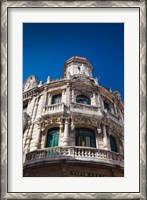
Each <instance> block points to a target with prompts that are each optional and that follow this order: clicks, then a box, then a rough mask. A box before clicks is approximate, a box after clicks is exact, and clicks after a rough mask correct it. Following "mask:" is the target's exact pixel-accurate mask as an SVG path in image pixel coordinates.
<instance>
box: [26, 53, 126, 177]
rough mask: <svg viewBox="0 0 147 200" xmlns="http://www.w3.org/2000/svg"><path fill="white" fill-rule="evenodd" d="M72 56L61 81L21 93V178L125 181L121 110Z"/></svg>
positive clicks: (29, 83) (33, 81)
mask: <svg viewBox="0 0 147 200" xmlns="http://www.w3.org/2000/svg"><path fill="white" fill-rule="evenodd" d="M93 70H94V69H93V66H92V64H91V63H90V62H89V61H88V60H87V59H86V58H82V57H78V56H74V57H72V58H70V59H69V60H67V61H66V63H65V66H64V73H63V78H61V79H57V80H52V79H51V77H48V78H47V82H46V83H43V82H42V81H40V82H38V80H37V78H36V77H35V76H30V77H29V78H28V79H27V80H26V82H25V84H24V88H23V162H24V163H23V176H28V177H30V176H32V177H48V176H52V177H65V176H66V177H77V176H80V177H81V176H82V177H84V176H86V177H93V176H95V177H120V176H124V105H123V103H122V100H121V95H120V93H119V91H114V92H113V91H111V90H107V89H105V88H104V87H102V86H101V85H99V83H98V79H97V78H93V76H92V72H93Z"/></svg>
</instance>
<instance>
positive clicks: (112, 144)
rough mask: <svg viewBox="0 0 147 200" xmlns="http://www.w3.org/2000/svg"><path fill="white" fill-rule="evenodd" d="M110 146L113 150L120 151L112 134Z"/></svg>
mask: <svg viewBox="0 0 147 200" xmlns="http://www.w3.org/2000/svg"><path fill="white" fill-rule="evenodd" d="M110 146H111V151H114V152H118V150H117V144H116V140H115V138H114V137H112V136H110Z"/></svg>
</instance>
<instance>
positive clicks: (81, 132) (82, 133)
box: [76, 128, 96, 148]
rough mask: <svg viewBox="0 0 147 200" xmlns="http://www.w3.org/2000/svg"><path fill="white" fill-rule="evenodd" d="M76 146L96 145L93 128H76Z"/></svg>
mask: <svg viewBox="0 0 147 200" xmlns="http://www.w3.org/2000/svg"><path fill="white" fill-rule="evenodd" d="M76 146H83V147H94V148H95V147H96V141H95V133H94V130H92V129H88V128H76Z"/></svg>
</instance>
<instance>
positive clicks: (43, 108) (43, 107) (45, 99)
mask: <svg viewBox="0 0 147 200" xmlns="http://www.w3.org/2000/svg"><path fill="white" fill-rule="evenodd" d="M46 101H47V88H45V93H44V96H43V104H42V111H43V112H45V110H46Z"/></svg>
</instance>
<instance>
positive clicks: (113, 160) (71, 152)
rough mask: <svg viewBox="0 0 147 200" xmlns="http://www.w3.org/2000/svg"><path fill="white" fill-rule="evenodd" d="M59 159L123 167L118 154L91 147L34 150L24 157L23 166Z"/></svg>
mask: <svg viewBox="0 0 147 200" xmlns="http://www.w3.org/2000/svg"><path fill="white" fill-rule="evenodd" d="M60 159H67V160H78V161H80V160H81V161H90V162H91V161H92V162H95V163H100V164H103V163H105V164H109V165H118V166H120V167H123V166H124V157H123V155H120V154H118V153H115V152H112V151H108V150H103V149H97V148H91V147H75V146H74V147H72V146H66V147H53V148H51V147H50V148H44V149H39V150H35V151H33V152H30V153H28V154H27V155H26V161H25V164H24V165H27V164H34V163H39V162H45V161H46V162H48V161H56V160H60Z"/></svg>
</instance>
